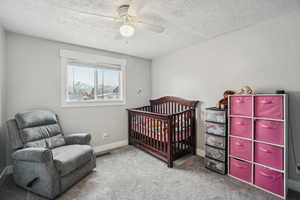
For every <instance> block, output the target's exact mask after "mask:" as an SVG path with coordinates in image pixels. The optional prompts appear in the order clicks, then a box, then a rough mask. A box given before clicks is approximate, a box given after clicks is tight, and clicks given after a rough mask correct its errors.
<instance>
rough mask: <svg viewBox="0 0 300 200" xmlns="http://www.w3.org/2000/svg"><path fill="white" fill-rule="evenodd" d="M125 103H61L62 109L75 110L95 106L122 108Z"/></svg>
mask: <svg viewBox="0 0 300 200" xmlns="http://www.w3.org/2000/svg"><path fill="white" fill-rule="evenodd" d="M125 104H126V102H125V101H104V102H101V101H88V102H63V103H62V105H61V107H62V108H76V107H96V106H123V105H125Z"/></svg>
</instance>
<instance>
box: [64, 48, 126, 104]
mask: <svg viewBox="0 0 300 200" xmlns="http://www.w3.org/2000/svg"><path fill="white" fill-rule="evenodd" d="M60 57H61V106H62V107H86V106H119V105H125V104H126V64H127V61H126V60H125V59H118V58H112V57H106V56H99V55H95V54H88V53H81V52H76V51H70V50H66V49H61V50H60ZM72 62H74V63H82V64H83V65H87V67H89V66H90V67H91V66H93V67H95V68H97V67H99V69H100V68H102V69H103V67H102V66H103V65H104V66H109V68H116V69H120V70H121V71H120V88H121V90H120V91H121V95H120V97H121V99H117V100H116V99H115V100H114V99H112V100H101V99H95V100H81V101H80V100H79V101H68V100H67V96H66V95H67V92H66V91H67V87H66V86H67V81H68V80H67V67H68V65H69V63H72Z"/></svg>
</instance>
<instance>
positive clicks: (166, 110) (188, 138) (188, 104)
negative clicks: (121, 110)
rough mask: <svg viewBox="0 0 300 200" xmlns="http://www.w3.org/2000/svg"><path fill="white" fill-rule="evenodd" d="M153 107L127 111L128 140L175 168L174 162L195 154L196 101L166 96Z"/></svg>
mask: <svg viewBox="0 0 300 200" xmlns="http://www.w3.org/2000/svg"><path fill="white" fill-rule="evenodd" d="M150 104H151V105H150V106H143V107H139V108H134V109H128V138H129V139H128V140H129V144H130V145H135V146H137V147H139V148H141V149H143V150H145V151H147V152H149V153H151V154H153V155H155V156H156V157H158V158H160V159H162V160H164V161H166V162H167V163H168V167H173V161H174V160H175V159H177V158H179V157H181V156H183V155H185V154H187V153H193V154H195V150H196V134H195V106H196V104H197V101H187V100H183V99H180V98H176V97H166V98H161V99H158V100H153V101H150Z"/></svg>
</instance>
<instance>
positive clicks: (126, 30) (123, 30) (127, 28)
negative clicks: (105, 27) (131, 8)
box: [120, 24, 135, 37]
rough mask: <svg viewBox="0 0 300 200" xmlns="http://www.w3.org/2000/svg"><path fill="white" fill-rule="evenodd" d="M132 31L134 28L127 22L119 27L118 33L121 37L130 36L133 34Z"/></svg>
mask: <svg viewBox="0 0 300 200" xmlns="http://www.w3.org/2000/svg"><path fill="white" fill-rule="evenodd" d="M134 33H135V28H134V27H133V26H131V25H129V24H123V25H122V26H121V27H120V34H121V35H122V36H123V37H131V36H133V35H134Z"/></svg>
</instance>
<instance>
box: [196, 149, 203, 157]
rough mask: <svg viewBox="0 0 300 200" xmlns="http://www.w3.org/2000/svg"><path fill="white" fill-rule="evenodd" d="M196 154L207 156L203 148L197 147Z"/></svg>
mask: <svg viewBox="0 0 300 200" xmlns="http://www.w3.org/2000/svg"><path fill="white" fill-rule="evenodd" d="M196 154H197V155H198V156H200V157H204V156H205V152H204V150H203V149H200V148H197V150H196Z"/></svg>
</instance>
